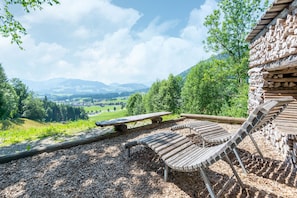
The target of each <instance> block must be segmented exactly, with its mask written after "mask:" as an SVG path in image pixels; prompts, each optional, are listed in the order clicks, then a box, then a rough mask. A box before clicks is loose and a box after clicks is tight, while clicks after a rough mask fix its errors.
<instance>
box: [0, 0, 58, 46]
mask: <svg viewBox="0 0 297 198" xmlns="http://www.w3.org/2000/svg"><path fill="white" fill-rule="evenodd" d="M42 4H49V5H51V6H52V5H54V4H59V1H58V0H4V2H3V4H1V5H0V34H1V35H2V36H4V37H10V38H11V42H12V43H16V44H17V45H18V46H19V47H20V48H21V49H22V47H21V44H22V40H21V35H25V34H26V33H27V32H26V29H25V28H24V27H23V25H22V24H21V23H20V22H19V21H18V20H16V19H15V17H14V14H13V13H12V12H11V9H12V7H13V6H21V7H22V8H23V9H24V11H25V12H27V13H30V12H31V11H32V10H37V9H39V10H41V9H42Z"/></svg>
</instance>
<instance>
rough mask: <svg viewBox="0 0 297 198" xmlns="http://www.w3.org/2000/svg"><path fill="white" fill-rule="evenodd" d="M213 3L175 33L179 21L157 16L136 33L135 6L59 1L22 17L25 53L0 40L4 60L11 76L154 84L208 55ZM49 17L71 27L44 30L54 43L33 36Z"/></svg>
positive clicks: (0, 55) (208, 2)
mask: <svg viewBox="0 0 297 198" xmlns="http://www.w3.org/2000/svg"><path fill="white" fill-rule="evenodd" d="M215 5H216V2H215V0H206V1H205V3H204V4H203V5H201V7H200V8H198V9H193V10H192V12H191V13H189V21H188V24H187V26H185V27H184V28H183V29H182V30H181V31H180V32H181V33H180V35H177V36H175V37H173V36H169V35H167V34H166V32H167V31H168V30H170V28H171V27H173V26H174V25H175V21H166V22H162V23H159V21H158V18H155V19H154V20H153V21H151V22H150V23H149V25H148V26H147V27H146V28H144V29H143V30H140V31H136V30H134V29H133V27H134V25H135V24H136V23H139V22H140V20H141V16H142V14H141V13H139V12H138V11H136V10H133V9H126V8H125V9H124V8H120V7H117V6H115V5H113V4H111V2H110V1H109V0H100V1H98V0H87V1H79V0H76V1H73V0H61V5H59V6H54V7H47V6H46V7H45V8H44V10H42V12H36V13H33V14H30V15H26V16H25V17H24V19H25V20H26V23H28V24H29V25H30V31H29V34H28V35H27V36H25V37H24V48H25V49H26V50H25V51H20V50H19V49H18V48H17V47H16V46H15V45H10V44H9V42H8V40H7V39H1V38H0V45H1V49H0V60H1V61H3V64H4V65H3V66H4V67H6V68H5V69H6V70H5V71H6V72H7V74H8V76H11V77H19V78H25V79H31V80H41V79H49V78H54V77H66V78H80V79H87V80H97V81H102V82H105V83H114V82H118V83H128V82H139V83H147V84H148V83H152V82H154V81H155V80H156V79H165V78H167V77H168V75H169V74H170V73H172V74H174V75H175V74H178V73H180V72H182V71H184V70H186V69H188V68H189V67H191V66H193V65H194V64H196V63H197V62H198V61H200V60H203V59H205V58H208V57H209V54H207V53H206V52H205V51H204V49H203V44H202V40H204V39H205V38H206V30H205V28H204V27H203V25H202V23H203V21H204V17H205V16H206V15H208V14H210V12H211V11H212V9H213V8H214V7H215ZM94 17H95V18H94ZM49 20H50V21H51V23H53V24H60V26H62V27H63V25H64V24H65V27H66V26H67V28H69V29H65V30H63V32H61V33H60V34H58V33H59V32H58V33H57V34H55V35H58V37H57V38H53V37H50V36H51V35H52V34H51V32H45V31H44V32H42V31H41V33H43V34H46V35H47V36H48V37H50V40H54V42H50V41H47V40H38V39H36V38H33V35H34V31H35V30H36V29H35V28H36V27H41V26H42V25H43V24H47V22H48V21H49ZM81 21H83V22H84V23H81ZM65 22H67V23H65ZM69 24H72V25H70V26H69ZM36 25H37V26H36ZM105 25H106V26H105ZM53 31H54V30H53ZM59 35H60V36H59ZM55 39H57V40H55ZM64 41H65V43H64ZM2 46H3V47H2Z"/></svg>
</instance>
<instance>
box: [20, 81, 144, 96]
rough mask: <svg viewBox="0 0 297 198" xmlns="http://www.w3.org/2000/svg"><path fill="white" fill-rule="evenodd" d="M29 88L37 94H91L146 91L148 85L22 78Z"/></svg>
mask: <svg viewBox="0 0 297 198" xmlns="http://www.w3.org/2000/svg"><path fill="white" fill-rule="evenodd" d="M22 81H23V83H24V84H26V85H27V86H28V88H29V90H31V91H33V92H34V93H37V94H38V95H91V94H108V93H122V92H136V91H147V90H148V89H149V87H148V86H146V85H144V84H138V83H128V84H117V83H114V84H110V85H107V84H104V83H102V82H99V81H88V80H80V79H66V78H54V79H50V80H45V81H30V80H22Z"/></svg>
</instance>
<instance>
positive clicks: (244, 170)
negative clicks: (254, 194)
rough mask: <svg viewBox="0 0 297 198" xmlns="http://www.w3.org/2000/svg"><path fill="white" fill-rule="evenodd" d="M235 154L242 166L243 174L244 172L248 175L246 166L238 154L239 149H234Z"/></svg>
mask: <svg viewBox="0 0 297 198" xmlns="http://www.w3.org/2000/svg"><path fill="white" fill-rule="evenodd" d="M233 152H234V154H235V156H236V158H237V160H238V162H239V164H240V166H241V168H242V170H243V172H244V173H245V174H247V171H246V169H245V167H244V164H243V162H242V160H241V159H240V156H239V154H238V152H237V149H236V148H234V149H233Z"/></svg>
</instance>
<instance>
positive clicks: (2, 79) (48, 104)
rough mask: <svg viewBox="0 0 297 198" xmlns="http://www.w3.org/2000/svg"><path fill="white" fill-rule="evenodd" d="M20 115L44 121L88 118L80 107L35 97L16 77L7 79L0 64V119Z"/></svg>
mask: <svg viewBox="0 0 297 198" xmlns="http://www.w3.org/2000/svg"><path fill="white" fill-rule="evenodd" d="M20 117H23V118H28V119H32V120H37V121H45V122H60V121H74V120H79V119H88V116H87V114H86V112H85V110H84V109H83V108H81V107H72V106H69V105H59V104H56V103H54V102H52V101H49V100H48V99H47V97H45V98H44V99H40V98H37V97H35V96H34V93H33V92H30V91H29V90H28V87H27V86H26V85H25V84H24V83H23V82H22V81H21V80H19V79H18V78H13V79H11V80H10V81H9V80H8V79H7V77H6V75H5V72H4V70H3V67H2V65H1V64H0V120H7V119H15V118H20Z"/></svg>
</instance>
